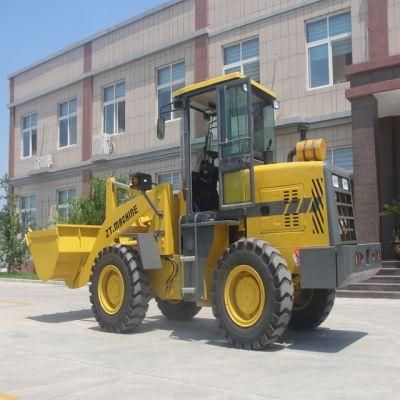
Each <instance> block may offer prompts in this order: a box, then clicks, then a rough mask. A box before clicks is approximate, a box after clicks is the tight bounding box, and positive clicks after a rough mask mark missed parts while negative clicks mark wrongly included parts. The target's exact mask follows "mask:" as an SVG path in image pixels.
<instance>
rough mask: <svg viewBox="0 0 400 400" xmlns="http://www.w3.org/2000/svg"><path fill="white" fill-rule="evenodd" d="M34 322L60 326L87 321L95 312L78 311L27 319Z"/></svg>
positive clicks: (87, 310) (88, 310)
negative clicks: (61, 324)
mask: <svg viewBox="0 0 400 400" xmlns="http://www.w3.org/2000/svg"><path fill="white" fill-rule="evenodd" d="M27 318H28V319H31V320H33V321H37V322H47V323H49V324H59V323H62V322H70V321H77V320H85V319H89V318H93V312H92V310H91V309H84V310H76V311H66V312H61V313H55V314H43V315H37V316H34V317H27Z"/></svg>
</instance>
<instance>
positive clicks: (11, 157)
mask: <svg viewBox="0 0 400 400" xmlns="http://www.w3.org/2000/svg"><path fill="white" fill-rule="evenodd" d="M13 102H14V78H10V104H12V103H13ZM14 164H15V107H10V125H9V142H8V175H9V176H10V177H11V178H12V177H13V176H14V173H15V171H14V168H15V167H14Z"/></svg>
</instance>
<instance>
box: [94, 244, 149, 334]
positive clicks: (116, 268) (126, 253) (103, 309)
mask: <svg viewBox="0 0 400 400" xmlns="http://www.w3.org/2000/svg"><path fill="white" fill-rule="evenodd" d="M89 292H90V302H91V304H92V310H93V313H94V316H95V318H96V320H97V322H98V323H99V325H100V327H101V328H102V329H104V330H106V331H108V332H115V333H121V332H126V331H132V330H134V329H136V328H137V327H138V326H139V325H140V324H141V323H142V321H143V319H144V317H145V315H146V312H147V309H148V303H149V300H150V285H149V281H148V277H147V274H146V272H145V271H144V270H143V267H142V264H141V262H140V257H139V256H138V255H137V254H136V253H135V252H134V251H133V250H132V249H131V248H129V247H126V246H121V245H119V244H118V245H115V246H112V247H107V248H105V249H103V250H102V251H101V253H100V254H99V256H98V257H97V258H96V260H95V265H94V267H93V274H92V276H91V279H90V285H89Z"/></svg>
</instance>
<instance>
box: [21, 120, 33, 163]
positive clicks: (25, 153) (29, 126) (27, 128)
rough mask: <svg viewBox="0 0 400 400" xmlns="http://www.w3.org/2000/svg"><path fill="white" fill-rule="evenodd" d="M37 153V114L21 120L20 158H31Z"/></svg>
mask: <svg viewBox="0 0 400 400" xmlns="http://www.w3.org/2000/svg"><path fill="white" fill-rule="evenodd" d="M36 153H37V114H36V113H34V114H29V115H26V116H25V117H23V118H22V157H31V156H34V155H36Z"/></svg>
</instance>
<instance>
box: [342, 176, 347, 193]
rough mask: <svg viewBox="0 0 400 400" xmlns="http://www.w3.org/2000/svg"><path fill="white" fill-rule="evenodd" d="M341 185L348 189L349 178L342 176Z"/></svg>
mask: <svg viewBox="0 0 400 400" xmlns="http://www.w3.org/2000/svg"><path fill="white" fill-rule="evenodd" d="M342 186H343V189H344V190H349V180H348V179H347V178H342Z"/></svg>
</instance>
